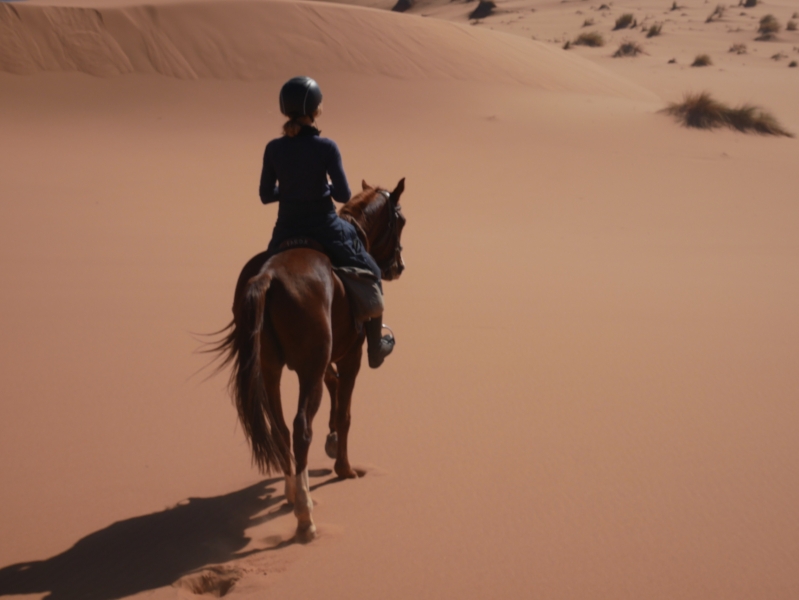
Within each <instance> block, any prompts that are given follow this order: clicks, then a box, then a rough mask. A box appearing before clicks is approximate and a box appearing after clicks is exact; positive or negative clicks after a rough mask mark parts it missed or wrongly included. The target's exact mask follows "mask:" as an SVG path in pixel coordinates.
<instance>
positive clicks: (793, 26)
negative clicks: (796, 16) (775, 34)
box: [785, 21, 796, 31]
mask: <svg viewBox="0 0 799 600" xmlns="http://www.w3.org/2000/svg"><path fill="white" fill-rule="evenodd" d="M785 31H796V21H788V23H787V25H785Z"/></svg>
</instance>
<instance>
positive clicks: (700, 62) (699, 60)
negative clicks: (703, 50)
mask: <svg viewBox="0 0 799 600" xmlns="http://www.w3.org/2000/svg"><path fill="white" fill-rule="evenodd" d="M712 64H713V61H712V60H710V56H708V55H707V54H698V55H697V57H696V58H695V59H694V62H692V63H691V66H692V67H709V66H710V65H712Z"/></svg>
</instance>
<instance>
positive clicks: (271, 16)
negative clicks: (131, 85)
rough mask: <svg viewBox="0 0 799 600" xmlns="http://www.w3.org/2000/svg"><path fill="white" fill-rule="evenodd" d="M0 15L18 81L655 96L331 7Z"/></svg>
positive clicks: (529, 48) (8, 65) (509, 46)
mask: <svg viewBox="0 0 799 600" xmlns="http://www.w3.org/2000/svg"><path fill="white" fill-rule="evenodd" d="M0 15H2V20H0V27H1V28H2V30H3V32H4V35H3V37H2V40H3V41H2V42H0V43H2V46H0V69H2V70H4V71H7V72H11V73H18V74H31V73H36V72H41V71H78V72H83V73H88V74H90V75H98V76H111V75H119V74H122V73H159V74H162V75H167V76H170V77H177V78H180V79H196V78H217V79H245V80H248V79H271V78H288V77H290V76H291V74H292V73H296V72H322V73H337V72H341V73H356V74H364V75H385V76H389V77H399V78H403V79H431V78H433V79H456V80H473V81H496V82H505V83H509V82H520V83H525V84H529V85H534V86H536V87H539V88H541V89H548V90H561V91H576V92H581V93H596V94H613V95H617V96H623V97H631V98H638V99H641V98H643V99H649V100H652V99H654V97H653V96H652V94H651V93H648V92H646V91H645V90H643V89H642V88H640V87H638V86H636V85H634V84H632V83H630V82H629V81H626V80H624V79H622V78H618V77H615V76H612V75H610V74H609V73H607V72H606V71H603V70H602V69H599V68H597V67H596V66H595V65H593V64H592V63H590V62H589V61H586V60H584V59H580V58H577V57H573V56H569V55H566V54H563V53H559V52H554V51H553V50H552V49H551V48H548V47H546V46H544V45H542V44H538V43H535V42H533V41H529V40H523V39H521V38H519V37H517V36H509V35H496V34H490V33H486V32H483V31H479V30H475V29H470V28H468V27H467V26H462V25H456V24H451V23H446V22H442V21H438V20H429V19H421V18H418V17H412V18H408V17H402V16H400V15H396V14H393V13H389V12H384V11H376V10H367V9H358V8H355V7H342V6H338V5H332V4H319V3H305V2H209V3H202V4H174V5H162V6H148V7H127V8H109V9H98V8H70V7H41V6H25V5H11V4H3V5H0ZM433 49H434V50H433Z"/></svg>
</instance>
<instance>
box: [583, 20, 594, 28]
mask: <svg viewBox="0 0 799 600" xmlns="http://www.w3.org/2000/svg"><path fill="white" fill-rule="evenodd" d="M593 24H594V20H593V19H586V20H585V21H583V27H591V26H592V25H593Z"/></svg>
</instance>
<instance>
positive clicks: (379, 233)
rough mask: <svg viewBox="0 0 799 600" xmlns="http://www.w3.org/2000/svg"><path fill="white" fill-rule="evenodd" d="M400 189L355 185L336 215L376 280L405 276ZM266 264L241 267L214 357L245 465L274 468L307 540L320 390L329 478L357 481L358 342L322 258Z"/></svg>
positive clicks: (306, 251) (298, 253)
mask: <svg viewBox="0 0 799 600" xmlns="http://www.w3.org/2000/svg"><path fill="white" fill-rule="evenodd" d="M404 189H405V180H404V179H402V180H400V182H399V184H397V187H396V188H395V189H394V191H392V192H388V191H387V190H383V189H380V188H373V187H370V186H369V185H367V184H366V182H363V191H362V192H360V193H359V194H358V195H356V196H354V197H353V198H352V199H351V200H350V201H349V202H347V203H346V204H345V205H344V206H343V207H342V208H341V210H340V211H339V215H340V216H341V218H343V219H345V220H347V221H349V222H350V223H352V224H353V225H354V226H355V228H356V229H357V230H358V234H359V236H360V237H361V241H362V243H363V244H364V246H365V247H366V250H367V251H368V252H369V253H370V254H371V255H372V257H373V258H374V259H375V261H376V262H377V264H378V265H379V267H380V270H381V272H382V276H383V279H384V280H389V281H390V280H392V279H397V278H398V277H399V276H400V274H401V273H402V271H403V269H404V268H405V266H404V264H403V261H402V245H401V244H400V237H401V235H402V228H403V226H404V225H405V217H404V216H403V215H402V210H401V208H400V205H399V200H400V195H401V194H402V192H403V191H404ZM267 258H268V257H267V256H266V253H265V252H264V253H261V254H259V255H257V256H255V257H254V258H252V259H251V260H250V261H249V262H248V263H247V264H246V265H245V267H244V269H242V272H241V275H240V276H239V280H238V283H237V285H236V292H235V296H234V300H233V321H232V322H231V324H230V325H229V326H228V328H227V329H226V330H224V331H227V334H226V335H225V338H224V339H223V340H222V341H221V342H220V343H219V344H218V345H217V346H215V347H214V350H215V351H218V352H220V353H222V354H223V355H224V361H223V365H226V364H228V363H230V364H232V367H233V370H232V373H231V377H230V388H231V395H232V396H233V399H234V402H235V404H236V408H237V409H238V413H239V420H240V421H241V424H242V427H243V429H244V433H245V436H246V437H247V439H248V441H249V443H250V446H251V448H252V456H253V462H254V463H255V464H256V465H258V468H259V469H260V470H261V472H263V473H267V474H268V473H270V472H271V470H272V469H276V470H277V469H279V470H281V471H282V472H283V473H284V474H285V476H286V500H287V502H289V503H293V504H294V514H295V515H296V516H297V520H298V525H297V539H299V540H300V541H309V540H311V539H313V538H314V537H315V535H316V526H315V525H314V523H313V519H312V517H311V512H312V510H313V502H312V501H311V495H310V490H309V487H308V448H309V447H310V445H311V438H312V436H313V428H312V424H313V418H314V416H315V415H316V412H317V411H318V410H319V405H320V403H321V401H322V392H323V389H324V386H325V385H327V387H328V390H329V392H330V397H331V411H330V434H329V435H328V440H327V444H326V447H325V449H326V451H327V453H328V455H329V456H331V458H335V459H336V463H335V471H336V474H337V475H338V476H339V477H341V478H353V477H357V475H356V473H355V471H353V469H352V467H351V466H350V462H349V457H348V456H347V434H348V433H349V429H350V403H351V400H352V390H353V388H354V386H355V378H356V377H357V376H358V371H359V370H360V368H361V355H362V347H363V341H364V339H365V335H364V331H363V327H362V326H359V325H358V324H356V321H355V319H354V317H353V313H352V309H351V307H350V302H349V299H348V298H347V293H346V291H345V289H344V286H343V284H342V283H341V280H340V279H339V278H338V277H337V276H336V274H335V273H334V272H333V266H332V264H331V263H330V259H329V258H328V257H327V256H326V255H325V254H323V253H321V252H318V251H316V250H313V249H310V248H295V249H291V250H285V251H283V252H281V253H279V254H276V255H274V256H272V257H271V258H268V260H267ZM228 330H229V331H228ZM333 365H335V367H334V366H333ZM284 366H287V367H288V368H289V369H290V370H292V371H296V373H297V377H298V378H299V383H300V398H299V405H298V407H297V415H296V417H294V438H293V442H294V443H293V449H294V464H295V465H296V475H295V474H293V473H292V460H291V447H292V437H291V433H290V432H289V428H288V427H287V425H286V421H285V419H284V418H283V406H282V404H281V400H280V377H281V374H282V372H283V367H284Z"/></svg>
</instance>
